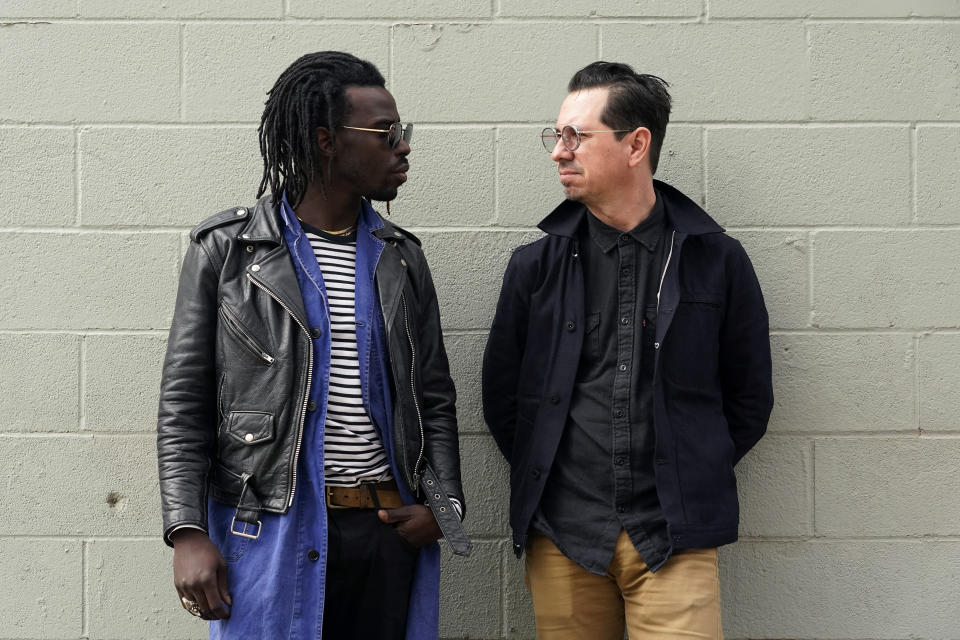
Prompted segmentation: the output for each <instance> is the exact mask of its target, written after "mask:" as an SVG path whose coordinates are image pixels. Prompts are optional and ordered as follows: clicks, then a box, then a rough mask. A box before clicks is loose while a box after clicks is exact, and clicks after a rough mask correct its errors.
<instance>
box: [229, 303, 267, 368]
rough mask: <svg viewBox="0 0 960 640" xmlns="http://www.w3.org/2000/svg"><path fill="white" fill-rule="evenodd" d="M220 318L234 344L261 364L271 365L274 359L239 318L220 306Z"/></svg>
mask: <svg viewBox="0 0 960 640" xmlns="http://www.w3.org/2000/svg"><path fill="white" fill-rule="evenodd" d="M220 317H221V318H223V326H224V327H226V329H227V333H229V334H230V335H231V336H233V338H234V340H235V341H236V342H238V343H239V344H240V345H241V346H242V347H244V348H245V349H246V350H247V351H248V352H250V354H251V355H253V356H255V357H256V358H257V359H258V360H260V361H261V362H264V363H266V364H267V365H271V364H273V361H274V360H275V358H274V357H273V356H272V355H270V353H269V352H268V351H267V350H266V349H265V348H264V347H263V346H262V345H261V344H260V342H259V341H258V340H257V339H256V338H254V337H253V335H252V333H251V332H250V331H249V330H248V329H247V328H246V327H244V326H243V323H242V322H240V320H239V318H237V317H236V316H235V315H234V314H233V312H232V311H229V310H228V309H227V307H225V306H223V305H220Z"/></svg>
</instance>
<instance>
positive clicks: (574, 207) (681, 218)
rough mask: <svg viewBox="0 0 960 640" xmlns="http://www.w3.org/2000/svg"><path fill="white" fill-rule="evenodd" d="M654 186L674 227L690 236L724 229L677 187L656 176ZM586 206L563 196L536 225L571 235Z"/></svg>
mask: <svg viewBox="0 0 960 640" xmlns="http://www.w3.org/2000/svg"><path fill="white" fill-rule="evenodd" d="M653 186H654V188H655V189H656V190H657V194H658V195H659V196H660V197H661V198H663V205H664V207H663V208H664V213H666V216H667V220H668V221H669V222H670V225H671V226H672V227H673V228H674V229H676V230H677V231H679V232H680V233H685V234H687V235H691V236H697V235H703V234H706V233H723V231H724V229H723V227H721V226H720V225H719V224H717V222H716V221H715V220H714V219H713V218H711V217H710V216H709V215H708V214H707V212H706V211H704V210H703V208H702V207H701V206H700V205H698V204H697V203H696V202H694V201H693V200H691V199H690V198H688V197H687V196H685V195H684V194H682V193H681V192H680V191H678V190H677V189H675V188H674V187H671V186H670V185H669V184H667V183H666V182H661V181H659V180H654V181H653ZM586 210H587V208H586V206H585V205H583V204H582V203H580V202H575V201H573V200H564V201H563V202H561V203H560V204H559V205H558V206H557V208H556V209H554V210H553V211H551V212H550V214H549V215H548V216H547V217H546V218H544V219H543V220H541V221H540V224H538V225H537V227H538V228H539V229H540V230H541V231H543V232H545V233H549V234H550V235H556V236H566V237H573V236H574V235H575V234H576V232H577V228H578V227H579V226H580V222H581V221H582V220H583V215H584V213H585V212H586Z"/></svg>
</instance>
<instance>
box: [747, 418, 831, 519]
mask: <svg viewBox="0 0 960 640" xmlns="http://www.w3.org/2000/svg"><path fill="white" fill-rule="evenodd" d="M812 450H813V449H812V445H811V444H810V442H809V441H808V440H805V439H800V438H781V437H777V436H767V437H765V438H763V439H762V440H761V441H760V442H759V443H757V446H756V447H754V448H753V449H752V450H751V451H750V452H749V453H748V454H747V455H746V456H745V457H744V459H743V460H742V461H740V463H739V464H738V465H737V467H736V470H737V491H738V492H739V495H740V535H742V536H800V535H811V534H812V533H813V504H812V502H813V501H812V499H811V496H810V491H809V487H810V486H811V482H810V480H811V479H812V477H813V459H812V455H811V453H812Z"/></svg>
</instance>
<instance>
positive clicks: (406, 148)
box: [393, 138, 410, 156]
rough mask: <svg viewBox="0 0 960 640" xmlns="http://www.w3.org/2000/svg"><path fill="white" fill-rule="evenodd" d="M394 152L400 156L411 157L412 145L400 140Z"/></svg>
mask: <svg viewBox="0 0 960 640" xmlns="http://www.w3.org/2000/svg"><path fill="white" fill-rule="evenodd" d="M393 152H394V154H396V155H399V156H408V155H410V143H409V142H407V141H406V140H404V139H403V138H400V142H398V143H397V146H395V147H394V148H393Z"/></svg>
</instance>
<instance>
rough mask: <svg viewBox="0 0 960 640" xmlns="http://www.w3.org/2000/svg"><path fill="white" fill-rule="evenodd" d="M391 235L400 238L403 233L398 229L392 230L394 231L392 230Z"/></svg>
mask: <svg viewBox="0 0 960 640" xmlns="http://www.w3.org/2000/svg"><path fill="white" fill-rule="evenodd" d="M393 235H395V236H397V237H398V238H402V237H403V234H402V233H400V232H399V231H394V232H393Z"/></svg>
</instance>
